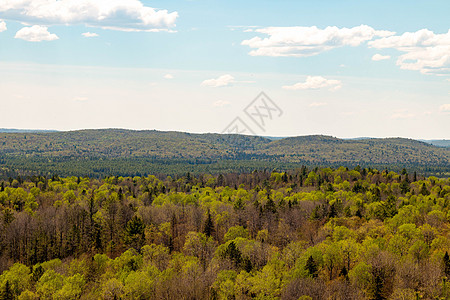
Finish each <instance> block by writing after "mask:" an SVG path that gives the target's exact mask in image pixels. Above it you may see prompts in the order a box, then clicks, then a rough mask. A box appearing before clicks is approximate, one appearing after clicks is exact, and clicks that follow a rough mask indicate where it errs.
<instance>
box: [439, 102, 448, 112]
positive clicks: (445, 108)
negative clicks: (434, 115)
mask: <svg viewBox="0 0 450 300" xmlns="http://www.w3.org/2000/svg"><path fill="white" fill-rule="evenodd" d="M439 111H440V112H446V113H450V103H449V104H442V105H441V106H440V107H439Z"/></svg>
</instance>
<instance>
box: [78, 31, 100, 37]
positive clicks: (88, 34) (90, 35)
mask: <svg viewBox="0 0 450 300" xmlns="http://www.w3.org/2000/svg"><path fill="white" fill-rule="evenodd" d="M81 35H82V36H84V37H88V38H89V37H97V36H98V34H97V33H95V32H84V33H82V34H81Z"/></svg>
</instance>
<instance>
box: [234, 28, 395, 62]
mask: <svg viewBox="0 0 450 300" xmlns="http://www.w3.org/2000/svg"><path fill="white" fill-rule="evenodd" d="M255 32H257V33H260V34H264V35H268V36H269V37H266V38H261V37H259V36H256V37H253V38H251V39H249V40H244V41H243V42H242V45H245V46H249V47H250V48H252V49H254V50H252V51H250V53H249V54H250V55H252V56H294V57H302V56H313V55H317V54H319V53H322V52H325V51H328V50H331V49H334V48H338V47H343V46H351V47H356V46H359V45H361V44H362V43H365V42H367V41H370V40H372V39H373V38H375V37H389V36H392V35H394V34H395V33H394V32H391V31H386V30H375V29H373V28H372V27H370V26H367V25H360V26H356V27H353V28H338V27H336V26H329V27H326V28H325V29H319V28H317V27H316V26H311V27H267V28H262V29H257V30H255Z"/></svg>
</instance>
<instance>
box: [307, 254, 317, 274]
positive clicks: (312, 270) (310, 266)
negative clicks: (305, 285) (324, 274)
mask: <svg viewBox="0 0 450 300" xmlns="http://www.w3.org/2000/svg"><path fill="white" fill-rule="evenodd" d="M305 269H306V271H308V274H309V275H310V276H312V277H313V278H315V277H317V271H318V270H317V264H316V261H315V260H314V258H313V257H312V255H310V256H309V257H308V260H307V261H306V265H305Z"/></svg>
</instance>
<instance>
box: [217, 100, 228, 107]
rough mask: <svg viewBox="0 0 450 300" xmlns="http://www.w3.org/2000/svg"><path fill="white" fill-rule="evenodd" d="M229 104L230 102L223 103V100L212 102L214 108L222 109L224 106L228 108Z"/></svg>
mask: <svg viewBox="0 0 450 300" xmlns="http://www.w3.org/2000/svg"><path fill="white" fill-rule="evenodd" d="M230 104H231V103H230V101H225V100H218V101H216V102H214V104H213V105H214V106H215V107H224V106H228V105H230Z"/></svg>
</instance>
